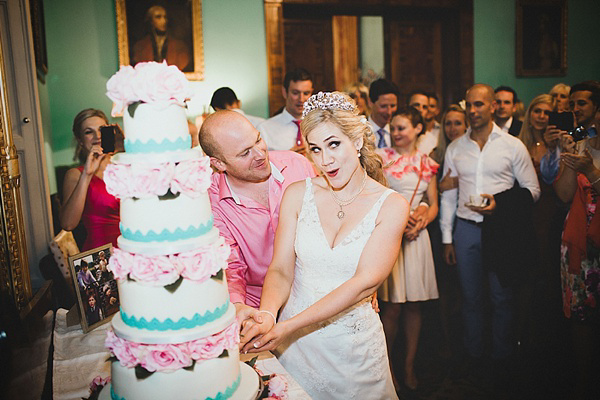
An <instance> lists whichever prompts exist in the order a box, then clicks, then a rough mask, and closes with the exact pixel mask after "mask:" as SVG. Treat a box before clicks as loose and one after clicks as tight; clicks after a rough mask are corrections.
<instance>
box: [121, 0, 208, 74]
mask: <svg viewBox="0 0 600 400" xmlns="http://www.w3.org/2000/svg"><path fill="white" fill-rule="evenodd" d="M125 1H126V0H116V10H117V41H118V45H119V65H129V36H128V33H127V13H126V8H125ZM191 3H192V37H193V41H194V43H193V58H194V72H186V73H185V76H186V78H188V79H189V80H191V81H202V80H204V40H203V36H202V0H191Z"/></svg>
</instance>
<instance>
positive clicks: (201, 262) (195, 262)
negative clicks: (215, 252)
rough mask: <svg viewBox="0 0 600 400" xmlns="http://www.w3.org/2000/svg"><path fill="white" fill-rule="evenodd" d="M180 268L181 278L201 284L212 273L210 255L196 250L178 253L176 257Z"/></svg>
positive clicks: (204, 251) (201, 250) (202, 250)
mask: <svg viewBox="0 0 600 400" xmlns="http://www.w3.org/2000/svg"><path fill="white" fill-rule="evenodd" d="M177 258H178V259H179V264H180V267H181V276H183V277H184V278H187V279H189V280H192V281H195V282H198V283H201V282H204V281H205V280H207V279H208V278H210V277H211V275H213V274H214V273H216V272H218V270H216V271H214V272H213V270H214V267H213V262H212V260H211V257H210V253H209V252H207V251H206V250H205V249H197V250H192V251H187V252H185V253H179V256H178V257H177Z"/></svg>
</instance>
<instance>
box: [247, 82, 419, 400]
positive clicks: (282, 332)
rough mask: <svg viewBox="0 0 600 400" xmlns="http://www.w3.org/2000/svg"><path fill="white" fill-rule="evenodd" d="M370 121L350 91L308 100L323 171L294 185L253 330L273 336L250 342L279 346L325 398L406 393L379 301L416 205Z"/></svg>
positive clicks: (294, 371) (312, 140)
mask: <svg viewBox="0 0 600 400" xmlns="http://www.w3.org/2000/svg"><path fill="white" fill-rule="evenodd" d="M363 121H364V120H361V117H360V116H358V113H357V111H356V106H355V104H354V102H352V100H351V99H350V98H349V97H348V96H347V95H343V94H341V93H338V92H334V93H319V94H317V95H314V96H312V97H311V98H310V99H309V100H308V101H307V102H306V104H305V118H304V120H303V121H302V132H303V134H304V135H305V139H306V142H307V146H308V154H309V157H310V158H311V159H312V161H313V162H314V163H315V165H316V166H317V168H319V170H320V171H321V172H322V173H323V176H321V177H317V178H313V179H306V181H305V182H298V183H295V184H293V185H290V186H289V187H288V189H287V190H286V193H285V195H284V199H283V201H282V205H281V210H282V211H281V220H280V224H279V227H278V229H277V236H276V238H275V252H274V256H273V261H272V263H271V265H270V266H269V271H268V273H267V276H266V278H265V285H264V289H263V295H262V298H261V303H260V310H261V311H260V313H261V314H263V317H264V318H263V322H262V324H260V325H255V326H254V327H253V328H252V331H253V332H255V331H258V332H260V333H264V336H259V337H258V339H257V340H255V341H253V342H252V343H248V344H247V345H246V347H245V348H244V349H245V350H248V349H250V350H251V351H263V350H275V349H276V351H277V354H278V357H279V360H280V361H281V363H282V364H283V366H284V367H285V369H286V370H287V371H288V372H289V373H290V375H291V376H292V377H293V378H294V379H295V380H296V381H298V383H300V385H302V387H303V388H304V389H305V390H306V391H307V392H308V394H309V395H310V397H311V398H313V399H317V400H318V399H349V398H357V399H358V398H360V399H396V398H397V396H396V393H395V390H394V386H393V383H392V377H391V373H390V370H389V365H388V357H387V354H386V350H385V338H384V333H383V328H382V325H381V322H380V320H379V318H378V316H377V313H376V312H375V310H374V309H373V307H372V306H371V301H370V298H371V296H372V295H373V293H374V292H375V290H376V289H377V287H378V286H379V285H380V284H381V283H382V282H383V281H384V280H385V278H386V277H387V276H388V275H389V273H390V271H391V269H392V266H393V265H394V262H395V260H396V259H397V257H398V251H399V249H400V241H401V239H402V234H403V231H404V227H405V226H406V221H407V218H408V205H407V202H406V200H404V199H403V198H402V197H401V196H400V195H399V194H397V193H395V192H393V191H392V190H391V189H387V188H386V187H385V186H384V185H382V184H381V183H380V182H384V175H383V172H382V169H381V167H382V164H381V158H380V157H379V156H377V155H376V154H375V152H374V143H373V141H372V139H370V138H369V135H370V134H371V129H370V128H369V126H368V125H367V124H366V123H365V122H366V121H364V122H363ZM278 313H280V315H279V320H278V322H277V323H275V319H276V316H277V314H278ZM254 328H256V329H254ZM247 333H248V334H250V335H251V336H252V337H254V336H255V335H254V334H252V332H250V331H248V332H247ZM252 347H254V348H252Z"/></svg>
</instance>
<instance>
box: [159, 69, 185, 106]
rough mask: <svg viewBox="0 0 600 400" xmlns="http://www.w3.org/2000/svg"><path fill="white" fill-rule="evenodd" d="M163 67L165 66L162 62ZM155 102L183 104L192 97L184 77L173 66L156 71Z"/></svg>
mask: <svg viewBox="0 0 600 400" xmlns="http://www.w3.org/2000/svg"><path fill="white" fill-rule="evenodd" d="M163 65H167V63H166V61H163ZM155 94H156V100H171V99H173V100H177V102H178V103H183V102H184V101H185V100H186V99H187V98H190V97H192V92H191V89H190V83H189V81H188V80H187V79H186V77H185V75H184V74H183V73H182V72H181V71H180V70H179V69H178V68H177V67H176V66H174V65H169V66H168V67H167V68H160V69H157V71H156V91H155Z"/></svg>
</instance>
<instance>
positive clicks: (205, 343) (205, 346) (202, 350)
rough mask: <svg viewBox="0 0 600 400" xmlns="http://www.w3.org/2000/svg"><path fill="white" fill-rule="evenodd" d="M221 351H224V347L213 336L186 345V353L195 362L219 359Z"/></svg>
mask: <svg viewBox="0 0 600 400" xmlns="http://www.w3.org/2000/svg"><path fill="white" fill-rule="evenodd" d="M223 350H225V347H224V346H223V344H222V343H220V341H219V338H218V337H215V336H208V337H206V338H202V339H198V340H192V341H191V342H188V343H187V352H188V353H189V354H190V356H191V357H192V359H193V360H196V361H203V360H210V359H212V358H216V357H219V356H220V355H221V353H223Z"/></svg>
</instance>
